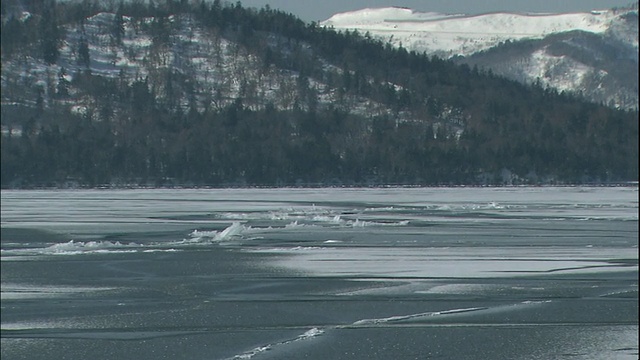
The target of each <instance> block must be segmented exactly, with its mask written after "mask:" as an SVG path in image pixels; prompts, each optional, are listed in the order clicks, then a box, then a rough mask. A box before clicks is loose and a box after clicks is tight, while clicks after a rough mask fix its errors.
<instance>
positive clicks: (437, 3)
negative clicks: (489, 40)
mask: <svg viewBox="0 0 640 360" xmlns="http://www.w3.org/2000/svg"><path fill="white" fill-rule="evenodd" d="M228 2H230V3H235V2H236V1H235V0H233V1H228ZM632 2H635V1H633V0H535V1H532V0H241V3H242V5H243V6H244V7H256V8H262V7H263V6H264V5H266V4H268V5H269V6H270V7H271V8H272V9H280V10H282V11H284V12H288V13H292V14H293V15H296V16H298V17H299V18H301V19H302V20H304V21H306V22H311V21H317V22H319V21H323V20H326V19H328V18H329V17H331V15H333V14H336V13H340V12H345V11H353V10H359V9H364V8H377V7H388V6H402V7H407V8H410V9H413V10H417V11H421V12H438V13H443V14H467V15H477V14H483V13H488V12H499V11H505V12H537V13H540V12H542V13H563V12H581V11H590V10H605V9H610V8H612V7H623V6H626V5H628V4H630V3H632Z"/></svg>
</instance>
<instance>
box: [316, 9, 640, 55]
mask: <svg viewBox="0 0 640 360" xmlns="http://www.w3.org/2000/svg"><path fill="white" fill-rule="evenodd" d="M616 17H617V16H616V14H615V13H614V12H613V11H608V10H605V11H592V12H590V13H570V14H514V13H491V14H483V15H475V16H467V15H444V14H438V13H422V12H416V11H413V10H410V9H406V8H396V7H392V8H380V9H363V10H358V11H352V12H347V13H341V14H336V15H334V16H332V17H331V18H329V19H328V20H326V21H323V22H322V23H321V25H323V26H328V27H333V28H334V29H336V30H346V29H349V30H354V29H355V30H358V31H360V32H363V33H364V32H369V33H370V34H371V35H372V36H376V37H381V38H383V39H386V40H389V41H390V42H391V43H392V44H394V45H400V44H402V46H403V47H405V48H409V49H411V50H416V51H419V52H422V51H426V52H428V53H438V54H439V55H446V56H455V55H463V56H464V55H470V54H472V53H474V52H477V51H480V50H485V49H488V48H491V47H493V46H495V45H498V44H499V43H500V42H504V41H506V40H519V39H524V38H529V39H530V38H543V37H545V36H547V35H549V34H553V33H559V32H565V31H570V30H583V31H588V32H593V33H604V32H605V31H606V30H607V29H609V27H611V24H612V21H613V20H615V19H616ZM635 46H636V47H637V46H638V39H637V38H636V39H635Z"/></svg>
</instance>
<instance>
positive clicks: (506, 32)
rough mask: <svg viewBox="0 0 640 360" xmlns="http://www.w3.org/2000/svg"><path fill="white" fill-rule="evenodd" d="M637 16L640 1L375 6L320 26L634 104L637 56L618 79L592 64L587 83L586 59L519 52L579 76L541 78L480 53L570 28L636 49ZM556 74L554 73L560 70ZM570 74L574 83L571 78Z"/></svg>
mask: <svg viewBox="0 0 640 360" xmlns="http://www.w3.org/2000/svg"><path fill="white" fill-rule="evenodd" d="M637 13H638V10H637V3H636V4H635V5H634V6H629V7H627V8H618V9H608V10H594V11H591V12H582V13H562V14H538V13H527V14H517V13H506V12H497V13H488V14H478V15H461V14H457V15H446V14H437V13H421V12H416V11H413V10H410V9H403V10H398V9H394V8H378V9H363V10H358V11H352V12H348V13H342V14H336V15H334V16H332V17H331V18H329V19H327V20H325V21H323V22H321V25H323V26H328V27H332V28H334V29H336V30H347V29H349V30H358V31H360V32H363V33H367V34H368V36H373V37H376V38H378V39H381V40H382V41H384V42H389V43H390V44H392V45H393V46H396V47H404V48H406V49H408V50H412V51H418V52H422V51H424V52H426V53H427V54H430V55H437V56H441V57H445V58H451V59H454V60H455V61H456V62H457V63H466V64H468V65H470V66H474V65H478V66H481V67H482V68H483V69H491V70H492V71H493V72H494V73H496V74H500V75H502V76H505V77H507V78H511V79H515V80H517V81H520V82H524V83H534V82H536V81H540V82H541V83H542V84H543V85H544V86H550V87H553V88H556V89H558V90H559V91H572V92H574V93H581V94H583V95H585V96H586V97H587V98H589V99H591V100H592V101H596V102H602V103H605V104H607V105H611V106H613V107H620V108H627V109H637V108H638V100H637V93H638V82H637V81H635V82H632V83H629V79H637V78H638V71H637V63H638V61H637V55H636V57H635V64H636V66H635V68H634V69H630V72H627V73H625V74H620V75H619V76H609V75H607V74H606V72H607V70H606V69H603V68H602V67H593V66H590V65H587V66H586V67H587V68H588V71H590V72H591V73H593V74H594V75H593V76H591V75H590V79H589V81H583V80H582V77H583V76H581V75H580V74H578V73H579V72H582V71H583V68H584V66H583V65H584V64H582V63H581V62H580V59H574V58H572V57H571V56H564V57H563V58H562V59H558V56H554V55H552V54H547V53H546V52H545V51H542V52H540V53H537V54H533V53H523V54H522V57H527V58H528V61H529V62H536V63H537V64H538V65H537V66H538V67H547V68H553V67H557V68H558V69H564V72H568V73H571V72H573V70H572V67H576V66H577V70H576V72H578V73H576V74H569V75H570V76H565V77H564V78H559V79H555V78H549V77H544V76H542V77H541V76H540V74H539V73H538V72H537V71H533V72H532V73H530V74H526V69H527V68H526V67H522V66H519V63H517V62H515V63H507V64H502V65H495V64H491V63H489V61H487V60H484V59H482V53H484V52H488V51H493V52H495V51H496V48H499V47H500V45H502V44H504V43H505V42H506V43H508V42H518V41H531V40H543V39H545V38H547V39H549V38H553V36H554V35H557V34H561V33H565V32H569V31H583V32H585V33H590V34H597V35H598V36H600V38H599V40H598V41H601V42H602V41H604V42H607V43H608V44H610V45H612V46H615V51H616V52H625V51H630V52H634V53H635V54H637V53H638V20H637V16H638V15H637ZM469 29H472V30H471V31H470V30H469ZM559 71H560V70H552V72H556V73H558V72H559ZM603 72H605V76H604V77H605V78H607V79H603V81H600V82H599V81H598V79H599V77H598V76H597V75H598V73H603ZM523 75H525V76H523ZM571 76H573V78H574V79H575V80H573V81H570V80H567V79H568V78H570V77H571ZM600 77H602V76H600ZM603 89H604V90H603ZM634 94H635V96H634Z"/></svg>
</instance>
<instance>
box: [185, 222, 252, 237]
mask: <svg viewBox="0 0 640 360" xmlns="http://www.w3.org/2000/svg"><path fill="white" fill-rule="evenodd" d="M246 229H247V228H246V227H245V226H244V225H242V224H241V223H240V222H238V221H236V222H234V223H232V224H231V225H229V226H228V227H227V228H226V229H224V230H222V231H220V232H218V231H199V230H193V231H192V232H191V234H190V236H191V238H192V239H194V240H198V241H200V240H210V241H229V240H233V239H235V238H239V237H241V236H242V233H243V232H244V231H245V230H246Z"/></svg>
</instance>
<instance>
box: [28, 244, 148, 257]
mask: <svg viewBox="0 0 640 360" xmlns="http://www.w3.org/2000/svg"><path fill="white" fill-rule="evenodd" d="M139 246H140V245H138V244H135V243H131V244H122V243H120V242H118V241H116V242H111V241H87V242H83V241H74V240H71V241H69V242H66V243H60V244H54V245H51V246H49V247H47V248H44V249H41V251H40V253H42V254H54V255H73V254H80V253H100V252H131V251H135V250H127V248H137V247H139Z"/></svg>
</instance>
